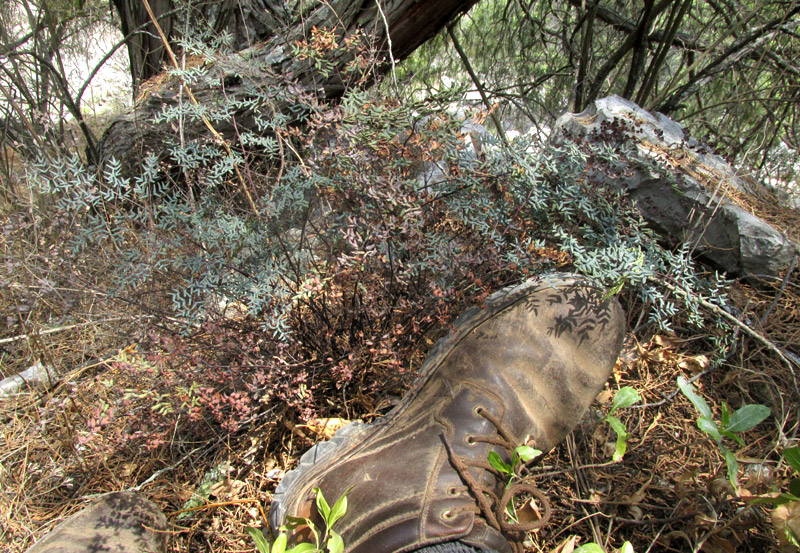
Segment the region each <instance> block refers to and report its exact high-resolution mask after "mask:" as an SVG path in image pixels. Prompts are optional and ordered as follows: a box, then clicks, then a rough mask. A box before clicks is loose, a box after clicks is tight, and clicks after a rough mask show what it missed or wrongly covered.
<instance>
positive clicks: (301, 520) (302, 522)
mask: <svg viewBox="0 0 800 553" xmlns="http://www.w3.org/2000/svg"><path fill="white" fill-rule="evenodd" d="M309 522H311V521H310V520H308V519H307V518H305V517H293V516H289V515H287V516H286V524H284V526H285V527H286V529H287V530H294V529H295V528H299V527H301V526H308V523H309Z"/></svg>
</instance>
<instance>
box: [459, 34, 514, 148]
mask: <svg viewBox="0 0 800 553" xmlns="http://www.w3.org/2000/svg"><path fill="white" fill-rule="evenodd" d="M447 34H448V35H450V40H451V41H452V42H453V47H454V48H455V49H456V52H458V57H460V58H461V61H462V62H463V63H464V69H466V70H467V73H469V76H470V78H471V79H472V82H473V83H475V87H476V88H477V89H478V94H480V95H481V100H483V105H485V106H486V109H488V110H489V115H490V116H491V117H492V121H493V122H494V126H495V128H497V134H498V135H500V138H501V140H502V141H503V144H505V145H506V146H508V139H507V138H506V133H505V131H504V130H503V125H502V123H500V120H499V119H498V118H497V114H496V113H495V112H494V110H493V109H492V106H491V104H489V98H488V97H487V96H486V90H485V89H484V88H483V85H482V84H481V81H480V79H478V75H476V74H475V71H474V70H473V69H472V64H471V63H470V62H469V58H468V57H467V53H466V52H464V49H463V48H461V43H459V42H458V39H457V38H456V34H455V33H454V32H453V26H452V25H448V26H447Z"/></svg>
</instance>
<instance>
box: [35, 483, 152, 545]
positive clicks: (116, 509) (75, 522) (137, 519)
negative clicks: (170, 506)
mask: <svg viewBox="0 0 800 553" xmlns="http://www.w3.org/2000/svg"><path fill="white" fill-rule="evenodd" d="M166 530H167V519H166V518H165V517H164V514H163V513H162V512H161V511H160V510H159V508H158V507H157V506H156V504H155V503H153V502H152V501H149V500H147V499H144V498H143V497H139V496H138V495H136V494H134V493H130V492H115V493H110V494H107V495H104V496H103V497H102V498H100V499H99V500H97V501H96V502H95V503H93V504H91V505H89V506H88V507H86V508H85V509H83V510H81V511H78V512H77V513H75V514H74V515H72V516H71V517H69V518H67V519H66V520H65V521H64V522H62V523H61V524H59V525H58V526H56V527H55V529H54V530H53V531H52V532H50V533H49V534H47V535H46V536H44V537H43V538H42V539H40V540H39V541H38V542H36V544H35V545H34V546H33V547H31V548H30V549H28V550H27V551H26V553H45V552H47V553H90V552H93V551H106V552H109V553H164V552H165V551H166V549H167V534H166Z"/></svg>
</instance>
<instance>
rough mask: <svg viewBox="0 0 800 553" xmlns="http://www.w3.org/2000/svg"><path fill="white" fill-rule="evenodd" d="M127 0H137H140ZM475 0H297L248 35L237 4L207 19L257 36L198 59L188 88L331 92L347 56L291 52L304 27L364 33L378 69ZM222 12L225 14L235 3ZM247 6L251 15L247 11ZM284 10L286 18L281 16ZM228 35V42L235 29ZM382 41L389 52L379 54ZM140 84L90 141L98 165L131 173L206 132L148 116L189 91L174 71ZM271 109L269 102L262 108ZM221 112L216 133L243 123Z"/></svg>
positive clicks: (342, 85) (208, 93)
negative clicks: (111, 164)
mask: <svg viewBox="0 0 800 553" xmlns="http://www.w3.org/2000/svg"><path fill="white" fill-rule="evenodd" d="M115 1H117V0H115ZM119 1H123V0H119ZM129 1H133V2H134V3H139V2H140V1H141V0H129ZM152 1H153V0H151V2H152ZM253 2H261V3H263V4H265V5H266V4H268V3H269V2H268V1H267V0H253ZM476 2H477V0H381V1H380V3H376V1H375V0H339V1H333V0H331V1H330V2H326V3H324V4H314V5H313V6H312V7H308V3H307V2H305V3H302V2H298V5H300V4H306V6H305V7H301V6H298V8H297V9H296V10H295V13H293V14H291V16H289V15H286V16H281V17H272V16H270V18H263V17H262V19H261V20H260V23H259V25H260V27H259V31H258V33H256V34H252V31H253V30H254V29H255V28H256V24H255V23H254V21H255V19H254V16H253V13H252V12H246V11H244V10H242V11H241V13H240V14H239V15H238V16H236V18H230V17H229V18H227V19H226V18H224V17H219V18H215V19H214V21H216V22H217V23H218V24H220V25H223V28H225V29H228V30H229V31H230V30H231V29H236V28H238V29H240V33H243V34H245V35H246V34H247V33H251V34H249V35H248V36H250V37H258V39H259V40H255V41H245V42H244V43H245V44H247V43H252V44H253V45H252V46H250V47H249V48H245V49H243V50H241V51H239V52H236V53H233V54H226V55H221V56H219V57H217V58H216V59H215V60H214V61H213V63H212V64H211V65H210V66H209V65H208V62H206V64H205V66H204V67H205V70H206V71H205V72H204V73H205V78H203V79H200V80H199V81H198V82H193V83H192V84H191V86H190V87H189V88H190V91H191V94H192V95H193V96H194V98H196V100H197V102H198V103H199V104H200V105H201V106H206V105H215V103H216V102H219V101H221V100H222V99H224V100H225V102H226V103H228V104H229V105H230V103H231V102H246V101H247V100H248V99H250V98H252V91H253V90H263V89H264V88H265V87H268V86H270V85H279V84H281V83H288V82H292V83H296V85H299V86H301V87H302V88H303V90H304V91H310V92H313V93H314V94H316V95H317V96H318V97H319V98H320V99H322V100H327V99H333V98H336V97H338V96H340V95H341V94H343V93H344V91H345V90H346V89H347V87H348V86H349V83H350V82H351V81H349V80H348V81H345V80H343V78H342V76H341V75H343V74H345V73H346V72H345V71H344V69H345V66H347V64H348V63H350V62H351V61H352V59H353V58H352V56H350V55H343V54H342V51H341V49H337V50H333V51H331V53H330V55H328V56H327V58H326V60H325V61H326V62H330V64H331V65H332V67H333V70H332V71H330V72H329V73H328V74H322V73H320V72H319V71H317V70H316V69H315V67H314V65H313V64H312V63H311V62H310V60H308V59H306V60H302V59H299V58H298V57H296V56H294V55H293V53H292V48H293V46H294V45H295V44H296V43H297V42H298V41H301V40H306V39H308V38H309V36H310V31H311V29H312V28H317V29H325V30H334V31H335V32H336V38H337V41H338V42H340V43H341V42H342V41H343V38H345V37H351V36H354V34H355V33H356V32H363V33H365V34H366V35H367V36H368V37H370V40H371V41H372V46H373V48H374V49H375V50H376V51H377V52H378V53H379V56H380V57H383V58H384V59H382V63H381V64H380V65H379V66H378V68H377V69H378V71H380V72H386V71H388V70H389V69H391V63H389V61H394V62H397V61H400V60H402V59H403V58H405V57H407V56H408V55H409V54H411V53H412V52H413V51H414V50H415V49H416V48H417V47H419V46H420V45H421V44H422V43H423V42H425V41H426V40H428V39H429V38H431V37H433V36H434V35H435V34H436V33H437V32H438V31H439V30H440V29H441V28H442V27H443V26H444V25H446V24H447V23H448V22H449V21H451V20H452V19H454V18H455V17H457V16H458V15H459V14H460V13H463V12H464V11H466V10H467V9H469V8H470V7H471V6H472V5H473V4H475V3H476ZM229 3H230V4H232V5H233V4H236V5H237V6H239V4H240V3H241V2H237V1H236V0H230V1H229V2H223V3H222V4H224V5H227V4H229ZM224 5H223V6H222V7H223V8H224ZM251 5H253V4H252V3H251ZM237 9H238V8H237ZM301 10H302V11H301ZM223 11H224V10H223ZM227 11H228V12H229V13H231V14H232V13H233V12H234V11H236V10H227ZM248 13H250V16H253V17H250V16H248V15H247V14H248ZM271 13H276V12H271ZM157 17H158V16H157ZM284 17H285V18H287V20H290V21H291V24H288V25H287V24H285V23H283V20H284ZM387 28H388V31H389V32H388V36H387V32H386V31H387ZM240 36H241V34H240ZM233 38H234V42H235V41H236V40H237V39H236V36H234V37H233ZM260 40H261V41H260ZM390 46H391V56H390V58H391V59H386V56H387V55H388V54H389V47H390ZM166 59H169V58H166ZM373 69H374V68H373ZM148 84H149V86H150V89H149V90H148V91H147V92H146V93H145V94H144V95H142V98H141V99H140V100H139V101H138V102H137V104H136V105H135V106H134V108H133V110H132V111H131V112H130V113H127V114H125V115H123V116H120V117H118V118H117V119H116V120H115V121H114V122H112V124H111V125H110V126H109V127H108V129H107V130H106V132H105V133H104V135H103V137H102V139H101V141H100V144H99V147H98V151H99V154H100V163H101V166H104V165H105V164H106V163H107V162H108V161H109V160H110V159H112V158H116V159H117V160H118V161H120V162H121V164H122V172H123V174H125V175H128V176H130V175H134V174H136V173H137V172H138V171H137V168H138V167H139V166H140V165H141V163H142V160H143V159H144V157H145V155H147V154H148V153H151V152H152V153H156V154H159V155H162V154H163V153H164V152H165V151H166V148H167V147H168V144H169V143H177V142H178V141H179V139H180V137H181V136H183V137H195V136H199V135H200V133H202V132H206V129H204V123H203V122H202V121H191V122H190V121H186V122H185V124H184V126H183V128H182V129H175V128H171V127H170V126H169V125H167V124H156V123H154V122H153V119H154V118H155V117H156V116H157V115H158V114H159V113H161V111H162V109H163V108H166V107H170V106H176V105H178V104H179V103H184V104H186V103H188V102H189V100H190V98H189V92H188V91H187V90H186V88H184V86H183V84H182V82H181V80H180V79H178V78H177V77H174V76H165V77H163V79H160V80H159V79H158V78H157V79H153V81H151V83H148ZM285 103H286V104H288V102H285ZM287 107H289V106H288V105H280V104H278V105H277V110H278V111H284V110H285V108H287ZM275 108H276V106H275V105H273V106H271V108H270V109H275ZM229 119H230V120H229V121H227V122H226V121H214V123H213V126H214V128H215V130H216V131H217V132H219V133H220V134H221V135H222V136H227V137H230V136H233V135H234V134H235V133H236V132H241V130H243V129H246V128H248V127H249V125H248V121H247V118H242V119H241V120H239V119H236V116H235V115H234V117H233V118H229ZM234 121H235V123H234Z"/></svg>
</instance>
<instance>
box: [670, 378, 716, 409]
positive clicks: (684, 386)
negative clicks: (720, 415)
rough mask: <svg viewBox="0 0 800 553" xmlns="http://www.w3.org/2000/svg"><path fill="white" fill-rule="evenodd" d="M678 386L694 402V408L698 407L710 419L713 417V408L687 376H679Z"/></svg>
mask: <svg viewBox="0 0 800 553" xmlns="http://www.w3.org/2000/svg"><path fill="white" fill-rule="evenodd" d="M678 387H679V388H680V389H681V392H683V395H685V396H686V397H687V398H689V401H691V402H692V405H694V408H695V409H697V410H698V411H699V412H700V414H701V415H702V416H704V417H706V418H708V419H711V418H713V417H712V413H711V408H710V407H709V406H708V404H707V403H706V401H705V400H704V399H703V398H702V397H700V396H699V395H697V393H696V392H695V391H694V386H692V385H691V384H690V383H689V381H688V380H686V378H685V377H683V376H679V377H678Z"/></svg>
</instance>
